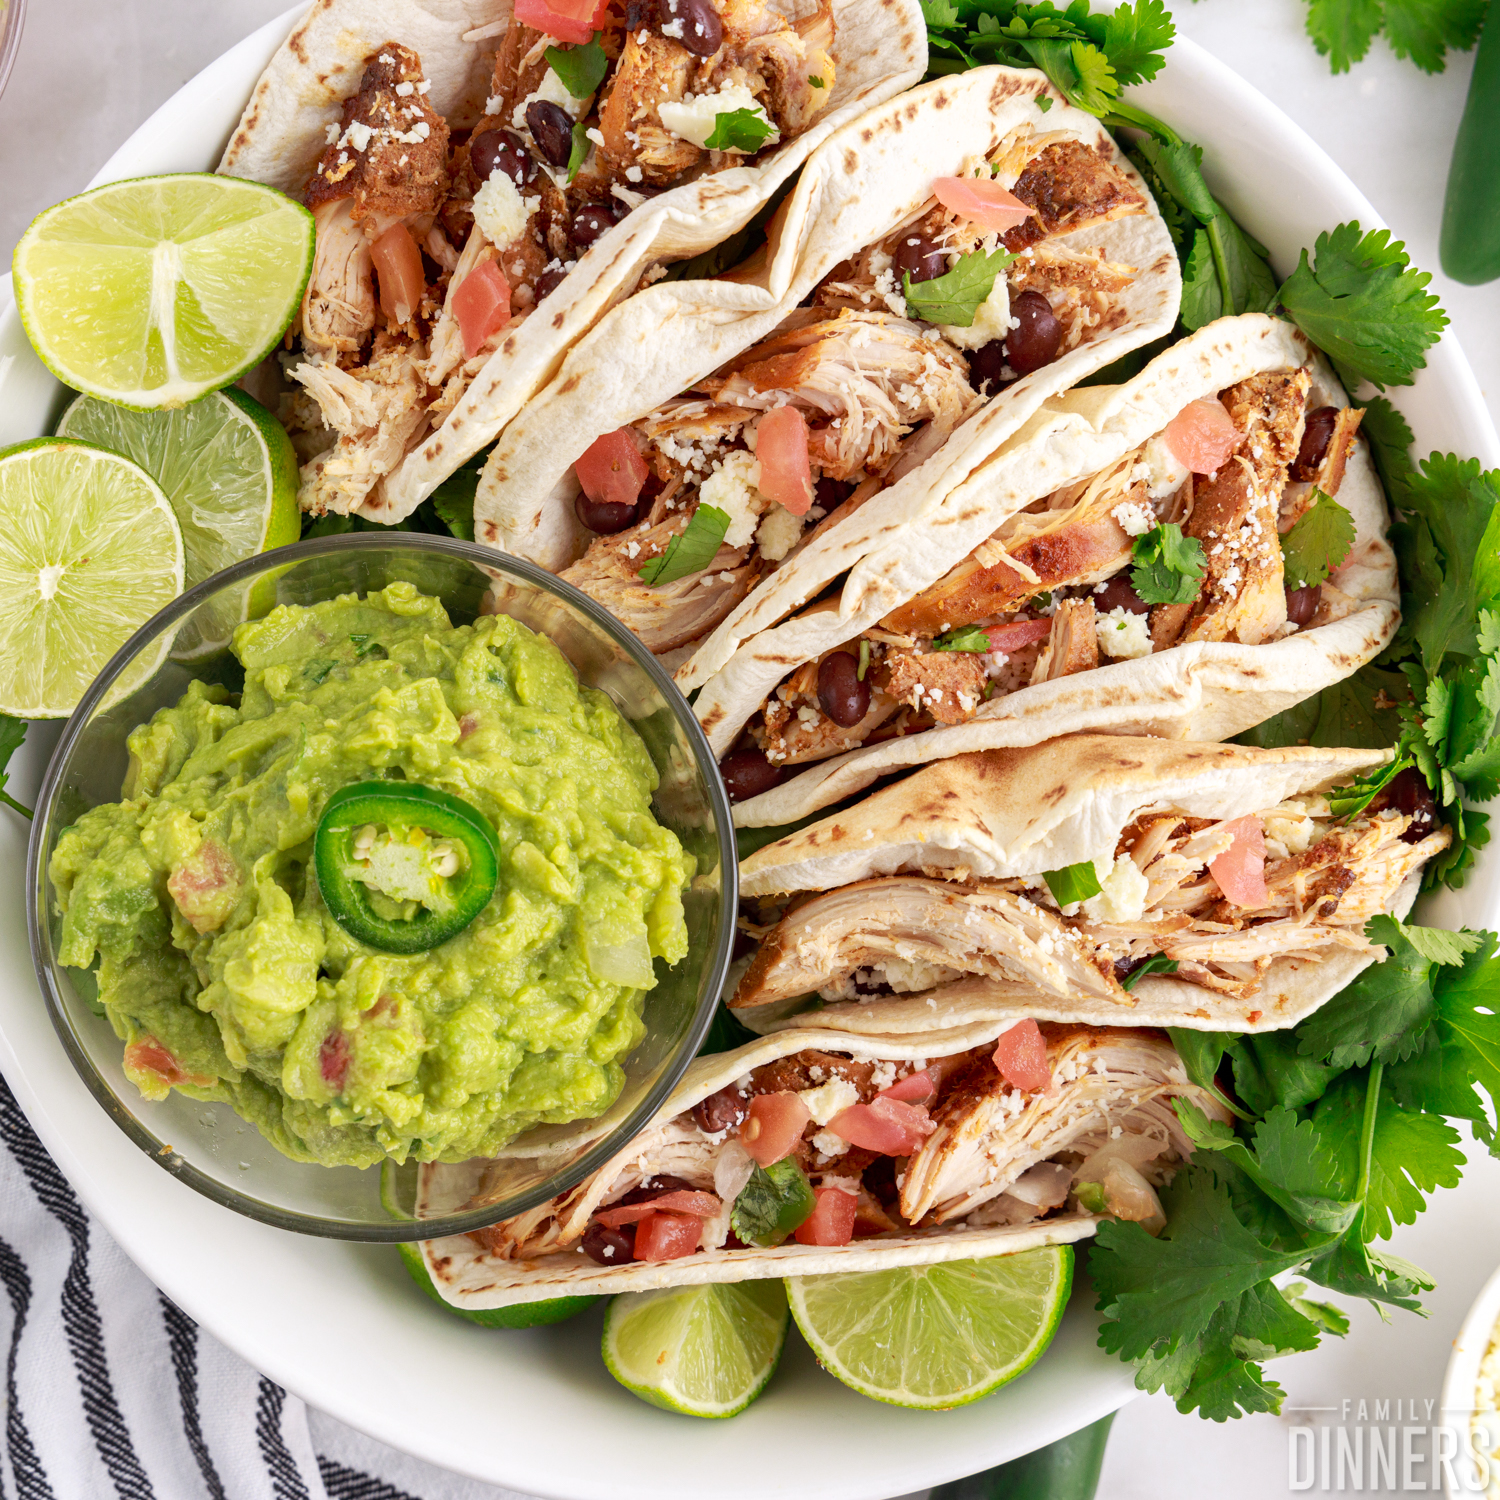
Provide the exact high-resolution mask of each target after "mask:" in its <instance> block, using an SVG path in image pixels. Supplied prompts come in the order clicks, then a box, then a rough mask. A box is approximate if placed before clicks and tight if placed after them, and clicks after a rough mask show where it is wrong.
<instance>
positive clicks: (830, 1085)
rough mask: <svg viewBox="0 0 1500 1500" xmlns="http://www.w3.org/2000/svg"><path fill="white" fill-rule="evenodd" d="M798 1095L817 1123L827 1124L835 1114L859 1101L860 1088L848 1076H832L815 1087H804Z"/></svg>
mask: <svg viewBox="0 0 1500 1500" xmlns="http://www.w3.org/2000/svg"><path fill="white" fill-rule="evenodd" d="M797 1097H798V1098H799V1099H800V1100H801V1101H802V1102H803V1103H804V1104H805V1105H806V1106H807V1112H808V1113H809V1114H810V1115H811V1116H812V1117H813V1123H814V1124H815V1125H826V1124H827V1123H828V1122H829V1121H830V1120H831V1119H832V1118H833V1117H834V1116H835V1115H837V1114H842V1113H843V1111H844V1110H846V1109H848V1108H849V1106H850V1105H852V1104H858V1103H859V1090H858V1089H857V1088H855V1087H854V1085H853V1084H852V1083H850V1082H849V1080H848V1079H847V1078H830V1079H829V1080H828V1082H827V1083H820V1084H819V1085H818V1086H817V1088H815V1089H803V1090H802V1092H801V1093H800V1094H798V1095H797Z"/></svg>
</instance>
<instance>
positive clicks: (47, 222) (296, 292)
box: [13, 173, 313, 408]
mask: <svg viewBox="0 0 1500 1500" xmlns="http://www.w3.org/2000/svg"><path fill="white" fill-rule="evenodd" d="M312 257H313V220H312V215H311V214H310V213H308V211H307V210H306V209H305V208H303V207H302V205H301V204H299V203H295V202H293V201H292V199H290V198H288V197H287V196H286V195H285V194H284V193H279V192H277V191H276V189H275V188H270V187H265V186H263V185H262V184H260V183H258V182H242V181H240V180H239V179H238V178H235V177H216V176H214V175H213V174H212V173H181V174H178V175H176V176H171V177H141V178H137V179H135V180H134V181H130V182H111V183H107V184H106V185H105V186H103V187H98V188H93V189H91V190H90V191H89V192H87V193H80V194H79V195H78V196H77V197H76V198H69V199H67V200H66V201H65V202H63V203H59V204H57V205H56V206H55V207H53V208H49V209H47V210H46V211H45V212H43V213H40V214H38V215H37V217H36V218H35V219H33V220H32V222H31V227H30V228H29V229H28V230H27V231H26V233H25V234H23V235H22V236H21V242H20V244H18V245H17V246H16V253H15V259H14V262H13V268H14V270H15V294H16V305H17V307H18V308H19V310H20V313H21V322H22V323H23V325H24V326H25V328H26V333H27V336H28V337H29V338H30V339H31V343H32V347H33V348H35V350H36V352H37V354H38V355H39V356H40V357H41V359H42V361H43V363H44V364H45V365H46V366H47V368H48V369H49V370H51V371H52V373H53V374H54V375H56V376H57V377H58V379H59V380H62V381H65V382H66V383H67V384H68V385H71V386H72V387H73V388H74V389H75V390H80V391H84V392H86V393H88V394H89V395H91V396H102V397H104V399H105V400H107V401H118V402H120V403H121V404H122V405H125V406H136V407H143V408H148V407H149V408H156V407H164V406H181V405H183V404H184V403H185V402H188V401H193V400H196V399H197V398H198V397H199V396H202V395H204V394H205V393H206V392H208V391H212V390H216V389H217V388H218V387H220V386H224V385H229V384H230V383H231V382H233V381H235V380H237V379H238V378H239V377H240V376H241V375H243V374H244V373H245V371H246V370H248V369H250V368H251V367H252V366H253V365H256V364H259V363H260V361H261V360H262V359H263V358H264V357H265V355H266V354H267V353H269V352H270V350H271V348H272V346H273V345H274V344H275V343H276V341H277V340H278V339H279V338H280V337H281V335H282V333H283V332H284V331H285V330H286V327H287V325H288V324H289V323H290V322H291V320H292V315H293V314H294V313H295V312H296V311H297V306H298V304H299V302H300V301H301V299H302V289H303V287H304V286H306V284H307V277H308V273H309V272H310V271H311V269H312Z"/></svg>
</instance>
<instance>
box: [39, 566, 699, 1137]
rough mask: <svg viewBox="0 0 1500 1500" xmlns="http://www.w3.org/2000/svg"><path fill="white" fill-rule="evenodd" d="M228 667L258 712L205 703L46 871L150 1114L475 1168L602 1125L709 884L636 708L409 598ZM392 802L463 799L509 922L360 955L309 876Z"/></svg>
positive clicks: (500, 918)
mask: <svg viewBox="0 0 1500 1500" xmlns="http://www.w3.org/2000/svg"><path fill="white" fill-rule="evenodd" d="M375 646H378V647H379V648H381V649H379V650H376V649H374V647H375ZM234 652H235V654H236V655H237V656H238V657H239V659H240V661H241V662H242V663H243V664H244V667H245V685H244V689H243V691H242V693H241V694H240V695H239V700H238V702H236V701H235V699H234V697H233V696H232V695H231V694H229V693H227V692H226V691H225V690H224V689H223V688H222V687H219V686H216V685H213V684H209V683H203V682H194V683H193V684H191V685H190V687H189V688H188V691H187V694H186V696H184V698H183V699H182V701H181V702H180V703H178V704H177V705H176V707H174V708H167V709H163V710H161V711H160V712H159V713H157V714H156V715H155V716H154V717H153V718H152V720H151V721H150V723H148V724H144V725H142V726H141V727H140V728H139V729H137V730H136V731H135V732H134V733H133V734H132V735H131V736H130V741H129V745H130V766H129V771H128V774H127V776H126V778H125V785H124V788H123V790H122V793H121V800H120V801H119V802H116V803H111V804H108V805H105V806H101V807H96V808H94V809H93V810H92V811H90V812H87V813H85V814H84V815H83V816H82V817H81V818H79V820H78V821H77V823H76V824H74V825H73V827H72V828H70V829H68V830H67V831H66V832H65V833H64V834H63V836H62V837H61V838H60V839H59V840H58V844H57V848H56V850H55V852H54V854H53V856H52V862H51V866H50V873H51V877H52V883H53V886H54V888H55V892H56V897H57V902H58V909H59V912H60V914H61V917H62V932H61V948H60V955H59V956H60V957H61V960H62V962H63V963H65V964H68V965H71V966H73V967H76V968H88V967H90V966H91V965H92V964H94V963H95V962H97V964H98V983H99V999H100V1000H101V1001H102V1002H103V1005H104V1007H105V1012H106V1014H107V1015H108V1016H109V1019H110V1021H111V1022H112V1024H113V1025H114V1028H115V1031H116V1032H117V1033H118V1034H119V1036H120V1037H121V1038H122V1039H123V1040H124V1041H125V1043H126V1049H125V1068H126V1072H127V1074H128V1075H129V1076H130V1077H131V1078H132V1080H133V1081H134V1082H135V1083H136V1084H137V1086H138V1087H139V1088H140V1089H141V1092H142V1093H143V1094H145V1095H146V1096H147V1097H148V1098H162V1097H164V1096H165V1095H166V1093H167V1092H168V1091H169V1089H171V1088H173V1087H176V1088H179V1089H181V1090H182V1091H183V1092H185V1093H187V1094H189V1095H190V1096H192V1097H193V1098H198V1099H205V1100H222V1101H224V1102H227V1103H228V1104H230V1105H232V1106H233V1107H234V1109H235V1110H236V1111H237V1112H238V1113H239V1114H240V1115H242V1116H243V1117H244V1118H245V1119H247V1120H249V1121H251V1122H252V1123H253V1124H255V1125H256V1126H257V1127H258V1128H259V1129H260V1130H261V1131H262V1132H263V1133H264V1134H265V1136H266V1137H267V1138H268V1139H269V1140H270V1141H271V1142H273V1143H274V1144H275V1145H276V1146H277V1147H278V1148H279V1149H280V1150H282V1151H284V1152H285V1153H286V1154H287V1155H288V1156H292V1157H295V1158H297V1159H299V1160H305V1161H314V1162H321V1163H324V1164H326V1165H354V1166H368V1165H371V1164H373V1163H375V1162H378V1161H381V1160H382V1159H384V1158H387V1157H390V1158H393V1159H395V1160H397V1161H403V1160H405V1159H407V1158H408V1157H414V1158H416V1159H417V1160H419V1161H462V1160H465V1159H466V1158H469V1157H472V1156H484V1155H490V1154H493V1153H494V1152H495V1151H497V1150H498V1149H499V1148H500V1147H501V1146H503V1145H504V1144H505V1143H506V1142H507V1141H509V1140H511V1139H512V1138H513V1137H514V1136H516V1135H517V1134H519V1133H520V1132H521V1131H523V1130H525V1129H527V1128H528V1127H530V1126H532V1125H534V1124H538V1123H563V1122H567V1121H570V1120H578V1119H587V1118H591V1117H593V1116H595V1115H598V1114H600V1113H602V1112H603V1111H604V1110H605V1109H607V1108H608V1107H609V1105H610V1104H611V1103H612V1102H613V1101H614V1099H615V1098H616V1097H617V1095H618V1094H619V1092H620V1089H621V1086H622V1084H623V1080H624V1075H623V1073H622V1071H621V1062H622V1061H623V1059H624V1057H625V1055H626V1054H627V1053H628V1052H629V1051H630V1049H631V1048H632V1047H634V1046H635V1044H636V1042H637V1041H638V1040H639V1039H640V1037H641V1035H642V1030H643V1028H642V1024H641V1019H640V1016H641V1008H642V1004H643V1001H644V996H645V992H646V991H647V990H648V989H649V988H650V987H651V986H652V985H653V984H654V983H655V976H654V974H653V969H652V960H653V959H655V958H661V959H663V960H664V961H665V962H666V963H667V964H668V965H671V964H675V963H677V962H678V961H679V960H681V959H682V958H683V957H684V956H685V954H686V953H687V946H688V936H687V927H686V924H685V922H684V919H683V908H682V892H683V889H684V887H685V886H686V885H687V882H688V880H689V879H690V878H691V875H692V871H693V862H692V859H691V856H689V855H687V854H686V853H685V852H684V851H683V849H682V846H681V845H680V844H679V843H678V841H677V838H676V837H675V835H673V834H672V833H671V832H670V831H669V830H668V829H666V828H663V827H662V826H661V824H659V823H658V822H657V821H656V818H655V817H654V816H653V814H652V810H651V796H652V793H653V792H654V790H655V788H656V783H657V776H656V771H655V767H654V766H653V765H652V762H651V759H650V757H649V756H648V755H647V753H646V749H645V746H644V745H643V744H642V743H641V740H640V738H639V736H638V735H637V734H636V732H635V731H634V730H633V729H632V728H631V727H630V725H629V724H627V723H626V722H625V720H624V719H623V718H622V717H621V715H620V713H619V711H618V710H617V709H616V708H615V706H614V704H613V703H611V702H610V700H609V699H608V698H607V697H606V696H605V695H604V694H602V693H600V692H598V691H596V690H594V689H592V688H585V687H581V686H580V685H579V683H578V679H577V677H576V676H575V674H574V672H573V670H572V668H571V667H570V666H569V664H568V662H567V661H566V660H565V658H564V657H563V656H562V654H561V653H560V652H559V651H558V650H557V648H556V647H555V646H553V645H552V644H551V643H550V642H549V641H547V640H545V639H544V638H543V637H541V636H538V635H535V634H533V633H532V632H531V631H530V630H528V629H526V627H525V626H523V625H521V624H519V623H518V622H516V621H514V620H512V619H509V618H508V617H506V616H504V615H494V616H485V617H482V618H480V619H479V620H476V621H475V623H474V624H473V625H464V626H458V627H454V626H453V625H451V624H450V623H449V621H448V618H447V615H446V614H445V613H444V611H443V608H442V605H441V604H440V603H439V602H438V601H437V600H435V599H431V598H428V597H426V596H424V595H422V594H420V593H419V592H418V591H417V590H416V589H415V588H414V587H412V586H411V585H410V584H406V583H394V584H392V585H391V586H390V587H389V588H387V589H385V590H384V591H383V592H380V593H375V594H371V595H369V596H368V597H367V598H364V599H361V598H358V597H357V596H354V595H349V596H346V597H343V598H339V599H335V600H330V601H327V602H325V603H322V604H317V605H313V606H311V607H308V608H304V607H300V606H293V605H286V606H282V607H280V608H277V609H276V610H274V611H273V612H272V613H271V614H270V615H268V616H267V617H266V618H265V619H263V620H259V621H255V622H253V623H250V624H247V625H242V626H241V627H240V628H239V630H238V631H236V633H235V638H234ZM382 779H386V780H392V781H407V782H414V783H419V784H421V785H424V786H427V787H431V788H436V789H438V790H440V791H443V792H448V793H450V794H452V795H454V796H457V797H460V798H462V799H464V800H465V801H466V802H468V803H469V804H471V805H472V806H473V807H474V808H477V809H478V810H479V811H480V812H481V813H482V814H483V816H484V817H485V818H486V819H487V820H489V821H490V822H491V823H492V824H493V826H494V830H495V834H496V838H497V842H498V845H499V849H500V876H499V880H498V883H497V884H496V887H495V892H494V895H493V896H492V897H491V899H490V900H489V902H488V904H487V905H486V906H485V907H484V909H483V910H482V911H481V912H480V914H479V916H478V917H477V918H475V920H474V921H473V922H472V923H471V924H470V925H469V926H468V927H466V928H465V929H464V930H463V931H462V932H460V933H458V934H457V935H456V936H454V937H452V938H449V939H448V940H447V941H446V942H443V943H441V944H440V945H439V946H437V947H435V948H431V949H429V950H428V951H426V952H419V953H413V954H395V953H387V952H380V951H378V950H376V949H374V948H370V947H366V946H364V945H363V944H361V943H360V942H359V941H357V940H356V939H354V938H352V937H351V936H350V935H349V934H348V933H347V932H346V931H345V930H344V929H343V928H342V927H341V926H340V925H339V924H338V923H337V922H335V921H334V919H333V917H332V916H331V915H330V914H329V911H328V909H327V907H326V906H325V905H324V903H323V900H322V898H321V895H320V893H319V889H318V884H317V880H316V878H315V876H314V873H313V869H312V843H313V833H314V831H315V829H316V828H317V825H318V821H319V818H320V817H321V816H322V812H323V809H324V806H325V804H326V803H327V801H328V799H329V797H330V796H332V795H333V793H335V792H337V791H338V790H339V789H340V788H342V787H345V786H348V785H350V784H351V783H353V782H360V781H372V780H382Z"/></svg>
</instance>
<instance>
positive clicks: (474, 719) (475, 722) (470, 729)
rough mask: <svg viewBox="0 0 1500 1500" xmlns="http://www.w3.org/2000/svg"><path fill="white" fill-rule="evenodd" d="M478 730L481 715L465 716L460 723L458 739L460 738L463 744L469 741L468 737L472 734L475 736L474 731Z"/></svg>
mask: <svg viewBox="0 0 1500 1500" xmlns="http://www.w3.org/2000/svg"><path fill="white" fill-rule="evenodd" d="M478 728H479V715H478V714H465V715H464V716H463V718H461V719H460V720H459V721H458V738H459V741H460V742H462V741H464V740H466V739H468V737H469V736H470V735H471V734H473V733H474V731H475V730H476V729H478Z"/></svg>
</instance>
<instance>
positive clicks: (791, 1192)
mask: <svg viewBox="0 0 1500 1500" xmlns="http://www.w3.org/2000/svg"><path fill="white" fill-rule="evenodd" d="M817 1206H818V1200H817V1197H816V1196H815V1195H814V1193H813V1190H812V1187H811V1185H810V1184H809V1183H808V1180H807V1178H806V1176H805V1175H804V1174H803V1171H802V1168H801V1167H799V1166H798V1165H797V1163H796V1162H795V1161H793V1160H792V1158H791V1157H790V1156H786V1157H783V1158H782V1159H781V1160H780V1161H778V1162H776V1163H775V1164H774V1165H772V1166H769V1167H759V1166H757V1167H756V1168H755V1170H754V1171H752V1172H751V1174H750V1180H749V1181H748V1182H747V1183H746V1184H745V1186H744V1187H743V1188H741V1189H740V1195H739V1197H738V1198H736V1199H735V1200H734V1207H733V1208H732V1209H731V1210H730V1213H729V1227H730V1228H731V1229H733V1230H734V1232H735V1234H736V1235H738V1236H739V1238H740V1239H742V1240H743V1241H744V1242H745V1243H746V1244H747V1245H765V1246H770V1245H779V1244H780V1243H781V1242H782V1241H783V1240H784V1239H785V1238H786V1237H787V1235H789V1234H791V1233H792V1232H793V1231H794V1230H796V1229H800V1228H801V1227H802V1225H803V1224H804V1223H805V1222H806V1221H807V1220H808V1219H809V1218H811V1217H812V1211H813V1210H814V1209H815V1208H816V1207H817Z"/></svg>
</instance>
